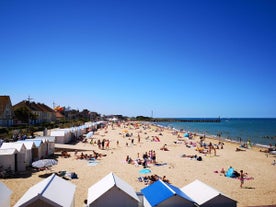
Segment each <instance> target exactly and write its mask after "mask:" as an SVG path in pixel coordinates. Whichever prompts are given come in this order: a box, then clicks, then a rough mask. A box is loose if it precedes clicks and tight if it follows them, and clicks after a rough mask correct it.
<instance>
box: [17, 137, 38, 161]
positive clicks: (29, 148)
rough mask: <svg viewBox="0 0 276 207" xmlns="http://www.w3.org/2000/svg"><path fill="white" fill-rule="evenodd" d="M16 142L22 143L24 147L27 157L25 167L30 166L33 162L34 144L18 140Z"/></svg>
mask: <svg viewBox="0 0 276 207" xmlns="http://www.w3.org/2000/svg"><path fill="white" fill-rule="evenodd" d="M17 142H19V143H23V144H24V145H25V147H26V155H27V161H26V165H27V166H30V165H31V164H32V161H33V150H34V149H35V148H36V146H35V144H34V142H28V141H25V140H19V141H17Z"/></svg>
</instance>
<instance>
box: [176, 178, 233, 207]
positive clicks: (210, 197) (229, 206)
mask: <svg viewBox="0 0 276 207" xmlns="http://www.w3.org/2000/svg"><path fill="white" fill-rule="evenodd" d="M181 190H182V191H183V192H184V193H185V194H186V195H188V196H189V197H190V198H191V199H193V200H194V201H195V202H196V203H197V204H198V205H199V206H202V207H211V206H212V207H219V206H223V207H236V206H237V201H235V200H233V199H231V198H229V197H227V196H225V195H224V194H222V193H221V192H219V191H218V190H216V189H214V188H212V187H210V186H209V185H207V184H205V183H203V182H201V181H199V180H195V181H194V182H192V183H190V184H188V185H186V186H184V187H183V188H181Z"/></svg>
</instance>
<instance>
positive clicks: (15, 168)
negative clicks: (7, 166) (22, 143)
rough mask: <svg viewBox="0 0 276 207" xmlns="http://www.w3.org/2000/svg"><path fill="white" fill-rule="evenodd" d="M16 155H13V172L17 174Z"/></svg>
mask: <svg viewBox="0 0 276 207" xmlns="http://www.w3.org/2000/svg"><path fill="white" fill-rule="evenodd" d="M17 170H18V169H17V153H16V154H14V171H15V172H17Z"/></svg>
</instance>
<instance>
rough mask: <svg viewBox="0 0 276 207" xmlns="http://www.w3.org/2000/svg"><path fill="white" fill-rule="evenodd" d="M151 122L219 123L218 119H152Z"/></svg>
mask: <svg viewBox="0 0 276 207" xmlns="http://www.w3.org/2000/svg"><path fill="white" fill-rule="evenodd" d="M152 122H221V119H220V118H181V119H177V118H153V119H152Z"/></svg>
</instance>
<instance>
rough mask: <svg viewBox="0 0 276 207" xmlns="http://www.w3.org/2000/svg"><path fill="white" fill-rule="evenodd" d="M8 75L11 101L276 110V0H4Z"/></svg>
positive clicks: (1, 85)
mask: <svg viewBox="0 0 276 207" xmlns="http://www.w3.org/2000/svg"><path fill="white" fill-rule="evenodd" d="M0 77H1V78H0V95H9V96H10V97H11V101H12V104H13V105H14V104H16V103H18V102H20V101H22V100H26V99H27V98H28V96H30V97H31V98H33V101H35V102H40V103H45V104H47V105H48V106H51V107H52V106H53V102H54V103H56V105H61V106H66V107H68V106H69V107H71V108H74V109H79V110H83V109H88V110H90V111H95V112H98V113H100V114H104V115H109V114H121V115H125V116H139V115H143V116H151V115H152V113H153V116H154V117H218V116H220V117H276V1H274V0H258V1H256V0H231V1H230V0H223V1H222V0H128V1H127V0H110V1H107V0H80V1H79V0H78V1H77V0H76V1H70V0H64V1H60V0H34V1H29V0H24V1H22V0H18V1H15V0H0Z"/></svg>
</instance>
